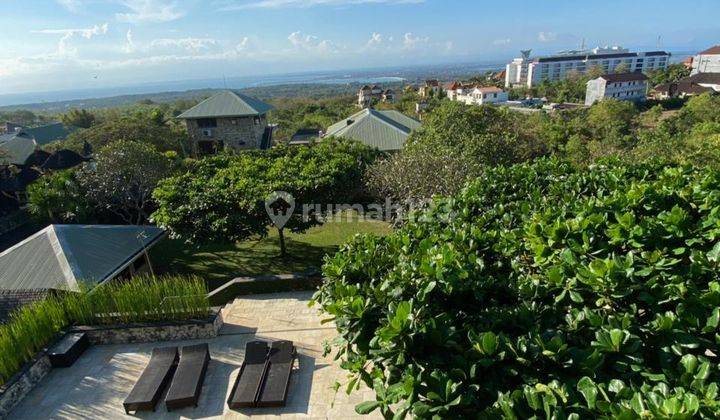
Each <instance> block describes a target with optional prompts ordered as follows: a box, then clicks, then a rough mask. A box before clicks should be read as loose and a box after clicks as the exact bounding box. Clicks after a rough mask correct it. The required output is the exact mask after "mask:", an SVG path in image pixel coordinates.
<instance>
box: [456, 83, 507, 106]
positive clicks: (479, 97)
mask: <svg viewBox="0 0 720 420" xmlns="http://www.w3.org/2000/svg"><path fill="white" fill-rule="evenodd" d="M455 92H456V93H455V98H456V99H455V100H456V101H458V102H464V103H466V104H468V105H489V104H498V103H502V102H507V101H508V93H507V92H505V91H504V90H502V89H500V88H496V87H474V88H459V89H457V90H456V91H455Z"/></svg>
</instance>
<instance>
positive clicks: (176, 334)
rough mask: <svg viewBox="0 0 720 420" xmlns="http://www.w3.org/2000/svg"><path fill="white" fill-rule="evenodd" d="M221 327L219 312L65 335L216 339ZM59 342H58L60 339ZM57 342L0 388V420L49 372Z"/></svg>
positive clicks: (117, 339)
mask: <svg viewBox="0 0 720 420" xmlns="http://www.w3.org/2000/svg"><path fill="white" fill-rule="evenodd" d="M222 324H223V319H222V313H221V312H220V311H219V310H214V311H213V314H212V316H211V317H210V318H208V319H206V320H188V321H177V322H161V323H155V324H132V325H120V326H101V327H73V328H71V329H70V330H69V331H68V333H75V332H83V333H85V334H87V337H88V339H89V340H90V343H91V344H129V343H147V342H154V341H178V340H195V339H203V338H213V337H216V336H217V334H218V331H219V330H220V327H222ZM59 339H62V336H61V337H60V338H59ZM59 339H58V340H54V341H53V342H52V343H51V344H50V345H49V346H48V347H47V348H45V349H43V350H42V351H40V352H38V354H37V355H35V357H34V358H33V359H32V360H31V361H30V362H28V363H26V364H25V365H24V366H23V367H22V369H20V372H18V373H17V374H15V376H13V377H12V378H10V380H9V381H8V382H7V383H6V384H4V385H3V386H2V387H0V419H4V418H6V417H7V416H8V415H9V414H10V412H11V411H12V409H13V408H14V407H15V406H16V405H17V404H18V403H20V401H22V399H23V398H25V396H26V395H27V394H28V393H30V391H32V389H33V388H35V386H37V384H39V383H40V381H42V379H43V378H44V377H45V376H46V375H47V374H48V373H49V372H50V370H51V369H52V366H51V365H50V358H49V357H48V355H47V352H48V350H49V349H50V348H52V347H53V346H54V345H55V343H57V341H59ZM80 357H82V356H80Z"/></svg>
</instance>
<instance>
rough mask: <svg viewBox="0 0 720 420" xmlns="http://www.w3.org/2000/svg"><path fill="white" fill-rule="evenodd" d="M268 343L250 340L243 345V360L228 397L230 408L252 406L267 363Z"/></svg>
mask: <svg viewBox="0 0 720 420" xmlns="http://www.w3.org/2000/svg"><path fill="white" fill-rule="evenodd" d="M267 354H268V345H267V343H265V342H263V341H251V342H249V343H247V344H246V345H245V360H244V361H243V364H242V367H241V368H240V373H238V377H237V380H236V381H235V385H233V388H232V391H231V392H230V398H229V399H228V406H229V407H230V408H243V407H254V406H255V402H256V401H257V398H258V395H259V392H260V387H261V385H262V380H263V377H264V376H265V369H266V365H267Z"/></svg>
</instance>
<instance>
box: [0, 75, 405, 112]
mask: <svg viewBox="0 0 720 420" xmlns="http://www.w3.org/2000/svg"><path fill="white" fill-rule="evenodd" d="M402 84H403V83H398V82H394V83H384V84H383V86H387V87H393V88H397V87H398V86H401V85H402ZM361 85H362V84H361V83H350V84H344V85H336V84H323V83H308V84H287V85H278V86H262V87H251V88H244V89H238V90H240V91H242V92H244V93H246V94H248V95H251V96H255V97H257V98H259V99H273V98H278V97H286V98H294V97H307V98H325V97H331V96H339V95H349V94H355V92H357V90H358V89H359V88H360V86H361ZM218 90H220V89H194V90H186V91H179V92H159V93H144V94H135V95H119V96H111V97H107V98H94V99H77V100H70V101H57V102H42V103H32V104H20V105H11V106H2V107H0V112H2V111H15V110H19V109H23V110H29V111H33V112H36V113H51V114H54V113H63V112H67V111H68V110H69V109H72V108H85V109H99V108H115V107H122V106H128V105H133V104H137V103H140V102H153V103H167V102H175V101H178V100H198V99H201V98H205V97H208V96H210V95H212V94H213V93H214V92H216V91H218Z"/></svg>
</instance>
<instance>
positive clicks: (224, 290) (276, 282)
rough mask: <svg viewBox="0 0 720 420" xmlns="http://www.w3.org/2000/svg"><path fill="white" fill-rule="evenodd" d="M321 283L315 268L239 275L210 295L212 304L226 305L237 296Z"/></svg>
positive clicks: (304, 288) (308, 288) (309, 286)
mask: <svg viewBox="0 0 720 420" xmlns="http://www.w3.org/2000/svg"><path fill="white" fill-rule="evenodd" d="M321 284H322V274H321V273H320V272H319V271H315V270H313V271H308V272H305V273H295V274H277V275H267V276H257V277H238V278H235V279H232V280H230V281H229V282H227V283H225V284H223V285H222V286H220V287H218V288H217V289H215V290H213V291H212V292H210V293H209V294H208V297H209V298H210V303H211V304H213V305H224V304H226V303H228V302H230V301H232V300H233V299H235V298H236V297H237V296H245V295H260V294H267V293H280V292H294V291H298V290H316V289H317V288H318V287H319V286H320V285H321Z"/></svg>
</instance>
